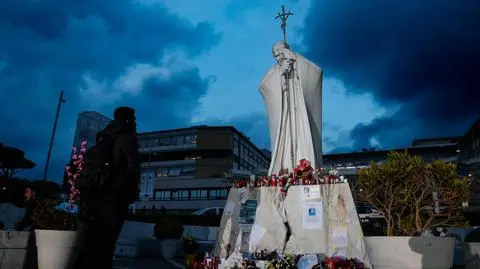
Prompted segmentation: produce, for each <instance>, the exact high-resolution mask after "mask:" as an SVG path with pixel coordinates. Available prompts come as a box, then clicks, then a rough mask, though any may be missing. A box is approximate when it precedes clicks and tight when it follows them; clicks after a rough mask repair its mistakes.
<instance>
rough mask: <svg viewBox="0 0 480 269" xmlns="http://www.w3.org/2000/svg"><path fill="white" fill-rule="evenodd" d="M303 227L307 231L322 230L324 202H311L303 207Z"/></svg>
mask: <svg viewBox="0 0 480 269" xmlns="http://www.w3.org/2000/svg"><path fill="white" fill-rule="evenodd" d="M302 226H303V228H304V229H306V230H321V229H322V226H323V204H322V202H310V203H306V204H304V205H303V209H302Z"/></svg>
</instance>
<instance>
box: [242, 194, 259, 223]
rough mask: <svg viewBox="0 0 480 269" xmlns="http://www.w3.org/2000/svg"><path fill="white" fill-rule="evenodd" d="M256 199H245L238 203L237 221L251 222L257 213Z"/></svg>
mask: <svg viewBox="0 0 480 269" xmlns="http://www.w3.org/2000/svg"><path fill="white" fill-rule="evenodd" d="M257 204H258V203H257V200H247V201H245V203H243V204H241V205H240V214H239V216H238V223H240V224H253V223H254V222H255V216H256V214H257Z"/></svg>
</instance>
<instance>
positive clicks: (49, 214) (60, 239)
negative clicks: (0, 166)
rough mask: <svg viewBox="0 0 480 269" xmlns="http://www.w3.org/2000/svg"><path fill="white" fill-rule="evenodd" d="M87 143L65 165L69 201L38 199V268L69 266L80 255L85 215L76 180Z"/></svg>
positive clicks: (36, 230) (35, 217)
mask: <svg viewBox="0 0 480 269" xmlns="http://www.w3.org/2000/svg"><path fill="white" fill-rule="evenodd" d="M86 145H87V143H86V142H85V141H84V142H82V145H81V148H80V149H79V150H77V149H76V148H75V147H74V148H73V154H72V161H71V162H70V165H68V166H67V168H66V173H67V176H68V184H69V186H70V188H69V193H68V195H67V197H68V199H67V201H63V200H62V199H60V198H50V199H48V198H44V199H39V200H38V201H37V206H36V208H35V210H34V212H33V215H32V220H33V223H34V228H35V238H36V245H37V255H38V269H68V268H71V266H72V262H73V261H74V260H75V257H76V254H77V251H76V250H77V246H78V245H79V244H80V243H81V239H82V236H81V233H80V232H79V230H80V229H81V226H82V224H83V223H84V218H83V216H82V215H81V214H80V213H79V212H85V210H84V209H83V210H79V206H78V205H79V204H80V201H79V198H78V194H79V192H78V190H77V188H76V180H77V179H78V177H79V176H80V173H81V172H82V168H83V154H85V152H86Z"/></svg>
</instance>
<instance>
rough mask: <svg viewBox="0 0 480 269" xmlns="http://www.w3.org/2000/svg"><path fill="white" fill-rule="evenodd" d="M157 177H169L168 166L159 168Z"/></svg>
mask: <svg viewBox="0 0 480 269" xmlns="http://www.w3.org/2000/svg"><path fill="white" fill-rule="evenodd" d="M156 177H168V168H165V167H162V168H158V169H157V175H156Z"/></svg>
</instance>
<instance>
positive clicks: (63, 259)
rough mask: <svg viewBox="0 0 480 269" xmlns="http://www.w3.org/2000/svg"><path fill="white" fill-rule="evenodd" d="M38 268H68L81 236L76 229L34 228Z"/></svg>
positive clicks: (73, 259) (74, 255) (74, 256)
mask: <svg viewBox="0 0 480 269" xmlns="http://www.w3.org/2000/svg"><path fill="white" fill-rule="evenodd" d="M35 236H36V243H37V253H38V254H37V255H38V269H69V268H70V267H71V266H72V265H73V262H74V261H75V258H76V255H77V254H78V253H77V246H79V245H80V243H81V239H82V237H81V236H80V233H79V232H77V231H55V230H35Z"/></svg>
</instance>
